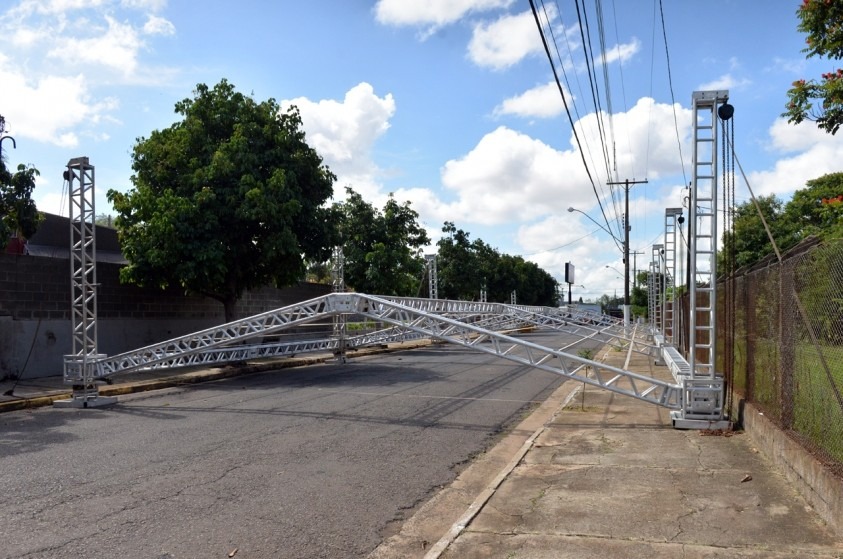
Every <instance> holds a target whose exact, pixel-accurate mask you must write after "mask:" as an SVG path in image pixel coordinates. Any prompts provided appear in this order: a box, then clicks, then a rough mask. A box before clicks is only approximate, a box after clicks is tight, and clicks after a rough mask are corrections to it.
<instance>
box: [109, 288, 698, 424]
mask: <svg viewBox="0 0 843 559" xmlns="http://www.w3.org/2000/svg"><path fill="white" fill-rule="evenodd" d="M424 302H427V303H428V305H427V306H425V304H424ZM501 308H502V306H501V305H499V304H496V303H491V304H490V303H485V304H483V303H466V302H461V301H441V300H439V301H435V300H430V299H389V298H384V297H375V296H372V295H365V294H360V293H332V294H330V295H324V296H322V297H317V298H315V299H311V300H309V301H304V302H302V303H298V304H295V305H290V306H288V307H284V308H281V309H277V310H274V311H269V312H266V313H262V314H259V315H255V316H252V317H249V318H245V319H242V320H237V321H234V322H230V323H228V324H224V325H222V326H220V327H217V328H211V329H207V330H203V331H201V332H196V333H194V334H190V335H188V336H183V337H180V338H175V339H173V340H168V341H166V342H162V343H159V344H154V345H151V346H147V347H145V348H141V349H139V350H135V351H131V352H126V353H123V354H120V355H115V356H112V357H108V358H103V359H101V360H99V361H98V362H97V363H96V376H97V377H98V378H99V377H107V376H110V375H112V374H115V373H118V372H125V371H129V370H133V369H139V368H154V367H162V366H165V364H173V363H177V364H179V365H186V364H202V363H208V362H209V360H210V359H211V358H212V356H214V355H217V356H219V355H224V356H225V357H226V358H227V359H231V358H233V359H242V358H243V357H244V356H245V357H248V356H250V355H251V356H255V357H257V356H267V355H269V353H268V352H269V349H267V347H268V346H253V347H249V346H239V347H235V348H226V346H227V345H230V344H233V343H237V342H240V341H243V340H248V339H253V338H257V337H262V336H265V335H268V334H273V333H276V332H278V331H280V330H283V329H285V328H291V327H295V326H297V325H300V324H305V323H308V322H313V321H316V320H318V319H320V318H324V317H326V316H329V315H335V314H355V315H358V316H362V317H366V318H370V319H372V320H374V321H376V322H382V323H387V324H390V325H392V326H393V327H395V328H396V329H397V330H396V331H401V332H411V333H414V334H417V335H420V336H424V337H431V338H435V339H438V340H442V341H446V342H450V343H454V344H457V345H461V346H464V347H469V348H472V349H475V350H477V351H481V352H484V353H488V354H491V355H495V356H497V357H500V358H503V359H507V360H509V361H513V362H516V363H519V364H524V365H530V366H533V367H536V368H539V369H542V370H545V371H550V372H553V373H556V374H559V375H562V376H565V377H567V378H572V379H576V380H578V381H581V382H584V383H586V384H589V385H592V386H598V387H601V388H604V389H606V390H610V391H612V392H616V393H618V394H624V395H627V396H631V397H633V398H637V399H640V400H644V401H647V402H650V403H653V404H656V405H659V406H663V407H666V408H668V409H672V410H678V409H681V406H682V400H681V387H679V386H678V385H675V384H673V383H669V382H665V381H661V380H658V379H653V378H650V377H647V376H645V375H640V374H637V373H633V372H630V371H625V370H622V369H618V368H615V367H611V366H608V365H605V364H603V363H599V362H596V361H591V360H588V359H584V358H582V357H579V356H577V355H573V354H569V353H565V352H564V351H561V350H555V349H551V348H547V347H543V346H540V345H537V344H534V343H531V342H528V341H525V340H522V339H518V338H516V337H512V336H510V335H508V334H505V333H501V332H496V331H493V330H490V329H487V328H485V327H484V325H478V324H476V323H473V322H471V321H468V320H464V318H465V317H475V318H476V317H478V316H482V315H484V314H486V315H493V314H496V313H495V312H494V311H496V310H501ZM428 309H432V310H433V311H435V312H431V310H428ZM510 310H512V311H513V312H516V313H519V314H520V317H521V319H522V320H523V319H526V318H531V319H532V320H533V321H534V322H542V321H543V322H544V325H547V324H550V323H553V322H555V323H556V324H560V321H563V319H561V318H551V317H548V316H546V315H541V314H539V313H535V312H531V311H530V310H527V309H525V308H520V309H510ZM565 314H566V316H567V320H569V321H573V320H574V319H575V318H577V317H575V316H574V315H573V314H572V313H567V312H566V313H565ZM585 314H586V313H582V314H580V315H579V318H577V320H586V319H588V320H594V325H595V326H596V325H598V324H600V323H601V321H602V318H601V317H596V315H592V317H586V316H585ZM460 315H462V317H463V319H462V320H461V319H459V318H455V317H459V316H460ZM513 318H517V317H513ZM595 318H596V320H595ZM571 324H573V322H571ZM486 325H488V324H486ZM610 326H611V327H612V328H616V329H621V330H622V329H623V326H622V325H619V324H617V323H612V324H611V325H610ZM604 330H605V328H604ZM594 332H600V329H597V328H595V329H594ZM594 335H595V337H596V334H594ZM607 335H608V334H607ZM641 343H643V342H641ZM299 344H300V345H298V346H290V347H288V348H285V349H281V350H272V351H275V352H276V353H274V355H278V354H289V353H294V352H300V351H304V350H306V349H307V346H306V342H300V343H299ZM279 345H283V344H279ZM310 347H319V348H320V349H330V348H331V347H332V346H331V345H330V342H325V345H322V346H312V345H311V346H310ZM639 347H644V346H643V345H639ZM630 348H632V345H630ZM630 350H631V349H630ZM250 352H251V353H250Z"/></svg>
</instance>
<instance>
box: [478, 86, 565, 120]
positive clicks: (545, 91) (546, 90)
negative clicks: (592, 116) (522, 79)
mask: <svg viewBox="0 0 843 559" xmlns="http://www.w3.org/2000/svg"><path fill="white" fill-rule="evenodd" d="M565 96H566V98H567V99H568V103H569V104H570V103H571V96H570V94H569V93H568V92H567V91H565ZM564 110H565V105H564V103H563V102H562V95H560V93H559V87H558V86H557V85H556V82H555V81H554V82H548V83H546V84H544V85H539V86H536V87H534V88H532V89H528V90H527V91H525V92H524V93H522V94H521V95H517V96H515V97H510V98H508V99H505V100H504V101H503V103H501V104H500V105H498V106H497V107H495V110H494V115H495V116H500V115H507V114H511V115H516V116H521V117H527V118H531V117H538V118H553V117H555V116H559V115H560V114H562V113H563V112H564Z"/></svg>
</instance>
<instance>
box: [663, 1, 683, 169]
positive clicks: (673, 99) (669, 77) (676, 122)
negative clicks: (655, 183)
mask: <svg viewBox="0 0 843 559" xmlns="http://www.w3.org/2000/svg"><path fill="white" fill-rule="evenodd" d="M659 11H660V13H661V22H662V35H663V36H664V54H665V57H666V59H667V82H668V84H669V86H670V105H671V107H672V108H673V127H674V129H675V130H676V145H677V146H678V148H679V162H680V163H681V164H682V180H683V183H682V184H686V183H687V182H688V177H687V175H686V174H685V158H684V157H682V139H681V138H680V137H679V119H678V118H677V116H676V96H674V94H673V75H672V73H671V71H670V49H669V48H668V46H667V27H666V26H665V24H664V5H663V3H662V0H659Z"/></svg>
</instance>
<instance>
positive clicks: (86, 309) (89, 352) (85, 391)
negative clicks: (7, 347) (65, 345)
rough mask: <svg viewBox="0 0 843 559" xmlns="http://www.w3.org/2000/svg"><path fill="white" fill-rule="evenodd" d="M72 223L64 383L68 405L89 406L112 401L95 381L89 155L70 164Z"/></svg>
mask: <svg viewBox="0 0 843 559" xmlns="http://www.w3.org/2000/svg"><path fill="white" fill-rule="evenodd" d="M64 179H65V180H66V181H67V184H68V189H67V190H68V195H69V204H68V212H69V220H68V221H69V222H70V300H71V325H72V331H73V335H72V344H71V353H70V354H69V355H65V356H64V382H65V383H66V384H72V385H73V396H72V398H71V400H69V401H67V402H68V405H72V406H79V407H88V406H93V405H101V404H103V403H111V400H110V399H108V400H106V399H100V398H99V394H98V391H97V387H96V385H95V384H94V377H95V372H94V369H95V366H96V363H97V362H98V361H99V360H100V359H101V358H103V357H104V355H102V354H99V353H97V243H96V234H95V231H96V225H95V223H94V222H95V216H96V212H95V209H94V166H93V165H91V164H90V162H89V161H88V158H87V157H76V158H73V159H71V160H70V161H69V162H68V163H67V170H66V171H65V172H64Z"/></svg>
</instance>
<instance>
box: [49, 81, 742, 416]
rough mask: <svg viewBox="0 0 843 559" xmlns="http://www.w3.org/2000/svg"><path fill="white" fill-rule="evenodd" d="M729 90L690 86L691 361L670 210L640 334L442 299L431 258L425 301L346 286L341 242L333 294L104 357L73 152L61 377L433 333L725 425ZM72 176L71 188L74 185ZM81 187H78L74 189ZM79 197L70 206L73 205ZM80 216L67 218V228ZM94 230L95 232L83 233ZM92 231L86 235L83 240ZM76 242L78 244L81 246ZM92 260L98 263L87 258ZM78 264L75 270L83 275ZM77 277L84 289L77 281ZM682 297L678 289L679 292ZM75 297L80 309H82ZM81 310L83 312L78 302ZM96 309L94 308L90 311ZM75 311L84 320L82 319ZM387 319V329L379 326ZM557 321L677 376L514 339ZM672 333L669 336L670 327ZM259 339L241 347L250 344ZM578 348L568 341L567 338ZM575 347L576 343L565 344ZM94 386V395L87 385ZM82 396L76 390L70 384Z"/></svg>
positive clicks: (555, 315)
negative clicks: (356, 330) (680, 328)
mask: <svg viewBox="0 0 843 559" xmlns="http://www.w3.org/2000/svg"><path fill="white" fill-rule="evenodd" d="M727 98H728V93H727V92H721V91H717V92H695V93H694V97H693V100H694V117H695V118H694V148H695V149H694V154H693V162H694V180H693V182H692V188H691V197H690V214H689V220H688V221H689V233H688V234H689V241H690V242H689V244H690V246H689V253H690V255H691V256H690V270H689V275H690V277H691V278H692V280H693V281H690V284H691V290H690V301H691V305H690V306H691V312H690V320H691V324H690V352H689V353H690V355H689V359H688V360H687V361H686V359H685V358H683V356H682V355H681V354H680V352H679V351H678V350H677V349H676V348H674V347H673V345H672V342H673V338H674V335H673V334H674V332H675V331H676V321H675V315H674V313H673V308H674V301H671V302H670V304H668V303H667V302H666V301H665V297H666V295H667V292H668V291H673V292H675V289H670V288H671V287H675V278H676V255H675V252H676V250H675V246H676V239H675V226H674V224H673V222H672V221H671V219H677V216H678V215H681V210H678V211H677V209H675V208H674V209H669V210H668V213H667V214H666V217H665V220H666V221H665V224H666V225H665V227H666V228H665V235H666V238H665V244H664V245H662V244H659V245H654V246H653V260H652V262H651V264H650V273H649V274H648V288H649V300H650V307H649V310H650V316H651V328H650V331H649V333H648V335H647V336H641V335H640V333H639V331H638V328H637V327H636V328H632V329H630V328H629V327H628V326H627V325H625V324H624V322H623V321H621V320H618V319H614V318H611V317H608V316H605V315H596V314H593V313H587V312H583V311H578V310H576V309H574V308H569V307H559V308H548V307H532V306H524V305H518V304H517V303H516V292H515V291H513V292H512V293H511V300H510V304H509V305H506V304H502V303H488V302H486V301H485V287H484V288H483V290H481V301H480V302H466V301H449V300H441V299H438V298H437V297H436V295H438V285H437V284H438V278H437V277H436V276H437V273H436V259H435V257H429V258H428V262H427V268H428V272H429V278H430V285H431V288H430V298H426V299H422V298H401V297H380V296H374V295H366V294H362V293H347V292H345V284H344V281H343V260H342V250H341V248H340V247H337V249H335V251H334V262H333V285H334V292H333V293H331V294H330V295H325V296H322V297H317V298H315V299H311V300H309V301H304V302H301V303H297V304H295V305H290V306H287V307H283V308H280V309H276V310H273V311H269V312H265V313H261V314H258V315H255V316H251V317H248V318H244V319H241V320H236V321H234V322H230V323H228V324H224V325H222V326H219V327H215V328H210V329H207V330H202V331H200V332H195V333H193V334H189V335H186V336H182V337H179V338H174V339H172V340H168V341H165V342H161V343H157V344H153V345H150V346H147V347H144V348H141V349H138V350H134V351H129V352H125V353H121V354H119V355H114V356H110V357H106V356H104V355H100V354H97V353H96V310H95V308H96V297H95V291H94V286H95V285H96V278H95V266H94V265H93V264H88V262H89V260H88V259H87V258H88V256H87V255H88V254H90V252H86V250H88V247H90V251H91V252H93V250H94V249H93V247H94V244H93V215H94V214H93V201H92V199H93V197H92V196H91V202H90V207H88V206H87V205H86V204H87V202H85V198H84V196H85V192H86V191H87V192H89V193H91V192H92V188H93V168H92V167H89V168H90V188H89V189H87V190H86V188H87V187H86V186H85V180H86V177H87V175H86V174H85V173H86V172H87V171H83V169H87V168H88V167H85V166H87V158H79V160H72V161H71V164H73V165H77V166H78V169H77V168H76V167H71V164H69V165H68V173H70V174H72V173H74V172H76V173H78V174H76V175H72V176H73V177H76V178H77V179H78V180H79V182H80V188H79V189H78V192H80V195H81V196H83V198H82V202H80V203H79V206H78V207H80V208H83V209H82V211H81V212H80V213H81V214H82V215H84V216H88V217H90V224H91V225H90V228H87V229H86V228H85V227H87V225H84V224H85V223H87V220H85V219H81V220H78V222H79V227H80V228H81V229H80V233H79V238H78V239H77V240H74V241H73V242H74V243H78V245H79V246H80V247H81V248H82V250H81V251H80V253H79V254H80V256H79V257H78V258H76V259H74V260H73V266H74V271H73V274H72V275H73V278H74V295H73V297H74V299H73V300H74V335H75V336H76V335H77V333H78V335H79V342H80V344H81V345H80V348H81V349H79V348H77V345H76V338H74V355H71V356H66V358H65V382H66V383H72V384H74V389H75V388H76V386H77V385H78V384H79V383H80V382H81V384H82V385H83V387H84V391H83V392H82V393H81V394H82V397H83V398H84V399H85V402H86V403H87V398H88V397H94V398H95V397H96V386H95V385H94V384H93V381H94V380H95V379H104V378H107V377H109V376H111V375H115V374H119V373H123V372H128V371H132V370H138V369H156V368H165V367H184V366H191V365H206V364H210V363H225V362H237V361H244V360H247V359H260V358H268V357H280V356H290V355H295V354H301V353H307V352H315V351H321V352H326V351H331V352H333V353H334V354H335V355H336V356H337V357H338V359H340V360H342V361H344V360H345V354H346V351H348V350H353V349H356V348H361V347H366V346H371V345H374V344H384V343H389V342H394V341H405V340H409V339H415V338H431V339H435V340H440V341H444V342H448V343H453V344H456V345H460V346H463V347H467V348H471V349H473V350H476V351H480V352H484V353H488V354H490V355H493V356H496V357H499V358H502V359H506V360H509V361H512V362H515V363H518V364H521V365H527V366H530V367H534V368H537V369H541V370H544V371H549V372H552V373H555V374H559V375H561V376H563V377H566V378H570V379H575V380H577V381H579V382H583V383H585V384H588V385H591V386H595V387H599V388H603V389H605V390H609V391H611V392H614V393H618V394H622V395H626V396H630V397H632V398H636V399H639V400H643V401H646V402H649V403H652V404H655V405H657V406H662V407H665V408H668V409H670V410H672V411H671V418H672V420H673V425H674V426H675V427H679V428H713V429H717V428H726V427H727V426H729V422H728V421H727V420H726V419H725V415H724V409H723V407H724V405H723V402H724V385H723V380H722V378H721V377H719V376H718V375H716V374H715V371H714V367H715V363H716V361H715V340H716V337H715V332H714V328H715V325H716V320H715V316H714V312H715V307H716V305H715V302H716V285H715V281H714V280H715V277H716V275H715V272H716V268H715V266H716V247H717V221H716V213H717V197H716V180H715V179H716V174H717V173H716V161H715V155H716V153H717V150H716V126H715V123H716V119H717V116H716V109H717V106H718V105H719V104H722V103H725V101H726V99H727ZM72 182H73V181H72V180H71V185H72ZM74 192H75V191H74ZM71 205H72V204H71ZM73 223H74V221H73V220H71V226H73ZM86 235H89V237H86ZM87 239H90V241H89V240H87ZM74 246H76V244H74ZM90 262H91V263H94V262H95V259H94V258H93V257H91V258H90ZM77 268H78V270H79V271H78V272H77V271H76V270H77ZM77 277H78V278H79V287H78V292H77V284H76V283H75V282H76V278H77ZM673 297H675V293H674V295H673ZM77 304H78V307H77ZM77 308H78V310H77ZM91 308H93V312H91V311H90V310H89V309H91ZM77 316H78V317H79V325H78V326H77V321H76V319H77ZM349 318H352V319H353V320H360V319H362V320H364V321H366V322H368V321H370V320H371V321H373V322H374V323H376V324H379V325H381V329H379V330H376V331H374V332H367V333H362V334H359V335H355V336H349V335H348V332H347V330H346V321H347V320H348V319H349ZM325 319H331V320H332V321H333V329H332V330H331V329H327V330H326V331H330V332H331V333H332V335H331V336H325V337H323V338H321V339H316V340H295V341H284V342H273V343H266V342H265V341H264V340H265V338H266V337H267V336H269V337H277V335H278V333H279V332H282V331H283V330H285V329H289V328H294V327H297V326H299V325H303V324H307V323H313V322H317V321H320V320H325ZM384 325H386V327H383V326H384ZM525 327H530V328H536V327H538V328H550V329H555V330H558V331H562V332H565V333H568V334H572V335H575V336H577V337H579V338H581V339H588V340H594V341H599V342H603V343H609V344H613V345H615V347H617V348H618V349H626V350H627V351H628V352H632V351H636V352H639V353H643V354H645V355H648V356H650V357H652V358H656V359H661V360H663V362H664V363H665V364H666V365H667V366H668V368H669V369H670V371H671V373H672V375H673V380H674V381H675V382H667V381H662V380H658V379H655V378H651V377H648V376H646V375H641V374H638V373H633V372H631V371H626V370H623V369H620V368H616V367H612V366H608V365H605V364H603V363H600V362H597V361H593V360H590V359H586V358H584V357H580V356H578V355H574V354H572V353H567V352H566V351H564V350H565V349H567V347H566V348H562V349H552V348H548V347H543V346H541V345H538V344H535V343H531V342H529V341H526V340H524V339H519V338H518V337H516V336H514V335H512V334H513V332H514V331H517V330H518V329H521V328H525ZM666 334H669V335H666ZM250 341H251V342H258V343H254V344H251V345H243V344H244V342H250ZM572 345H573V344H572ZM568 347H571V346H568ZM91 389H93V394H89V393H88V391H89V390H91ZM74 397H76V390H74Z"/></svg>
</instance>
